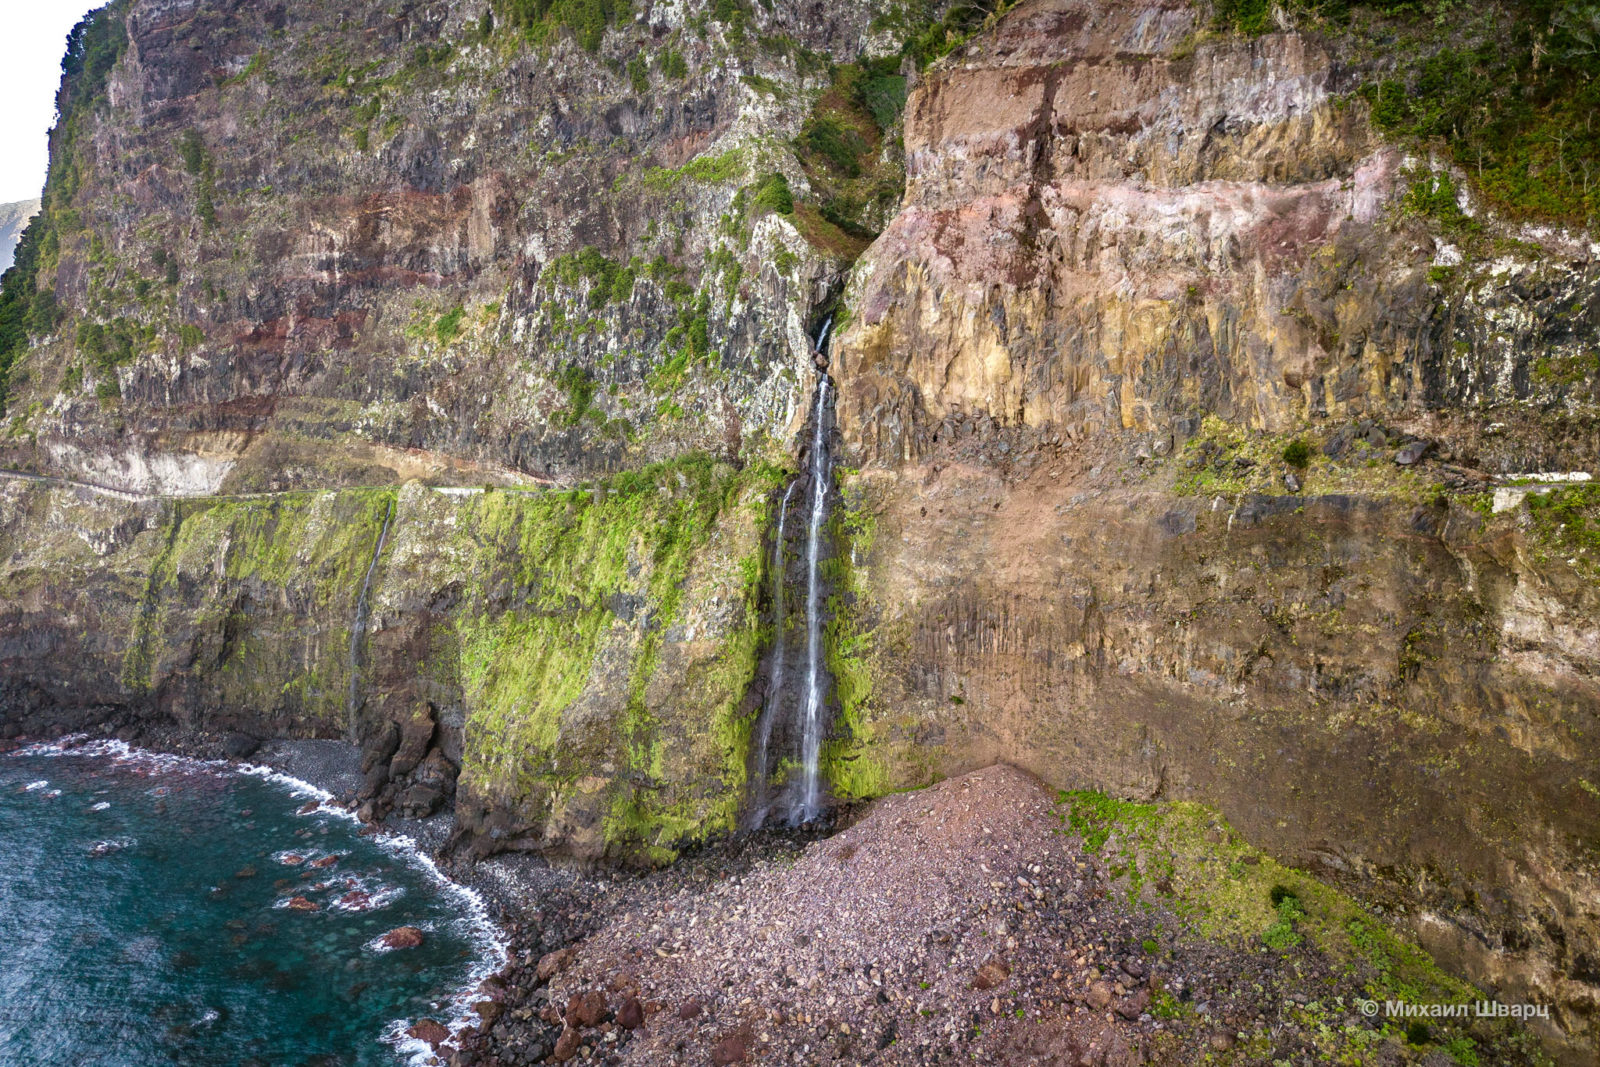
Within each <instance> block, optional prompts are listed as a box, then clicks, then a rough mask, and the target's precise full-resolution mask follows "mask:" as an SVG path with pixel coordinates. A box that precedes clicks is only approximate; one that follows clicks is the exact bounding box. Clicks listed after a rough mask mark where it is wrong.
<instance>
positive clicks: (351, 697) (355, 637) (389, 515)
mask: <svg viewBox="0 0 1600 1067" xmlns="http://www.w3.org/2000/svg"><path fill="white" fill-rule="evenodd" d="M393 518H394V501H393V500H390V501H389V507H388V510H386V511H385V512H384V513H383V526H382V527H381V528H380V529H379V530H378V543H377V544H376V545H375V546H374V547H373V549H372V559H371V560H369V561H368V562H367V576H366V577H365V578H363V579H362V580H361V593H360V595H359V596H357V597H356V617H355V621H354V622H352V623H351V624H350V692H349V693H348V694H346V696H345V701H344V712H345V718H346V719H347V720H348V721H349V728H350V729H355V715H356V705H357V701H358V700H359V698H360V696H361V642H362V639H363V638H365V637H366V636H367V616H368V614H369V613H370V596H371V593H372V572H373V571H375V570H377V569H378V557H379V556H381V555H383V546H384V542H386V541H388V539H389V522H390V521H391V520H392V519H393Z"/></svg>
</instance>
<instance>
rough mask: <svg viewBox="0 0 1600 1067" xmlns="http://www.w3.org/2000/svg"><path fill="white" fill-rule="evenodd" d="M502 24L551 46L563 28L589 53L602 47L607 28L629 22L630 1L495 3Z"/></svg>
mask: <svg viewBox="0 0 1600 1067" xmlns="http://www.w3.org/2000/svg"><path fill="white" fill-rule="evenodd" d="M494 10H495V11H497V12H498V13H499V17H500V21H501V22H503V23H505V24H506V25H508V26H511V27H513V28H515V29H519V30H521V31H522V32H523V33H524V34H526V35H527V38H528V40H530V41H533V42H534V43H535V44H548V43H549V42H550V41H552V40H553V39H554V37H555V35H556V34H557V33H559V32H560V31H561V30H562V29H567V30H570V31H572V35H573V36H574V37H575V38H576V39H577V41H578V44H579V45H581V46H582V47H583V48H585V49H587V50H588V51H590V52H593V51H596V50H597V49H598V48H599V47H600V41H601V40H602V38H604V37H605V32H606V28H607V27H609V26H611V25H612V24H613V23H615V22H617V21H618V20H620V19H626V18H627V17H628V16H629V14H630V13H631V10H632V3H631V0H495V6H494Z"/></svg>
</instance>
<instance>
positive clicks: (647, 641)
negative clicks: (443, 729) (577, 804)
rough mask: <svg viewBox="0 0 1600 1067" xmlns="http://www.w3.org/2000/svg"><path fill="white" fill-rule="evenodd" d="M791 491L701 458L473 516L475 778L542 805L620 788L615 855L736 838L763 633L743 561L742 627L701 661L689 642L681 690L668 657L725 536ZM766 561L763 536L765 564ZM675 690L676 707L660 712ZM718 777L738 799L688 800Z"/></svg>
mask: <svg viewBox="0 0 1600 1067" xmlns="http://www.w3.org/2000/svg"><path fill="white" fill-rule="evenodd" d="M775 477H777V474H776V472H774V471H773V470H772V469H771V468H767V467H765V466H760V465H758V466H752V467H750V468H747V469H746V470H745V471H742V472H735V471H734V470H733V469H732V468H730V467H727V466H726V465H721V464H715V463H713V462H712V461H711V460H710V459H709V458H708V457H705V456H691V457H688V458H685V459H682V460H679V461H675V462H673V463H670V464H663V465H659V466H655V467H649V468H645V469H644V470H642V471H635V472H628V473H624V474H619V475H616V476H614V477H612V478H610V479H607V480H606V481H604V482H600V483H597V484H596V485H595V486H593V487H592V488H590V489H586V490H574V491H570V492H551V493H539V494H525V493H502V492H496V493H486V494H483V495H482V496H479V497H477V498H475V499H474V500H473V501H472V502H471V503H470V505H469V506H468V507H467V509H466V511H465V513H464V514H463V515H462V516H461V517H460V520H459V523H458V526H459V533H458V535H457V537H458V540H459V544H458V547H457V549H455V551H456V552H457V553H458V554H459V556H460V557H461V558H462V560H463V565H464V566H465V568H466V572H467V573H468V574H469V575H470V578H469V580H468V581H469V587H468V588H467V589H466V590H465V591H464V598H465V600H466V602H467V603H468V604H469V605H470V607H468V608H467V609H466V610H465V611H464V612H463V613H462V615H461V619H460V621H459V622H458V623H457V631H458V633H459V635H460V645H461V664H462V668H461V679H462V686H463V691H464V695H465V698H466V703H467V707H468V709H469V711H468V716H469V717H468V730H467V737H468V750H467V753H466V764H465V772H464V777H465V779H467V780H470V781H471V782H473V783H475V784H474V788H475V789H479V790H481V791H483V792H485V793H487V794H489V795H492V796H498V797H501V798H511V800H512V801H514V802H516V803H522V804H528V803H533V804H535V805H537V804H539V803H553V802H554V801H555V799H556V798H558V797H560V796H564V795H566V796H570V795H571V794H572V791H573V790H574V789H576V788H577V783H578V780H579V779H580V778H583V777H585V776H591V777H592V776H594V775H597V774H600V775H603V777H604V785H603V786H600V787H599V788H600V790H601V792H600V800H601V802H602V803H603V816H604V823H603V829H604V833H605V836H606V839H607V841H608V843H610V844H611V845H612V846H613V847H614V848H616V849H619V850H622V851H624V852H627V851H631V850H634V849H640V850H642V854H643V855H644V857H645V858H651V859H663V858H666V856H667V855H668V854H669V853H670V852H671V850H672V848H673V847H674V846H675V845H676V844H677V843H678V842H679V841H680V840H681V839H683V838H685V837H692V836H700V835H703V834H705V833H707V832H711V831H713V830H716V829H727V828H731V827H732V825H733V820H734V818H735V815H736V807H737V804H738V801H739V798H740V796H741V795H742V788H741V787H742V783H743V775H744V759H745V742H746V740H747V738H748V730H749V724H748V722H746V721H742V720H741V718H740V717H739V715H738V708H739V706H740V701H741V700H742V698H743V696H744V693H745V691H746V689H747V688H748V685H749V682H750V679H751V677H752V676H753V672H754V670H755V663H756V655H757V648H758V640H757V636H758V631H759V618H758V616H757V614H756V611H757V608H756V600H755V599H754V597H753V595H752V591H751V589H750V588H749V586H748V583H749V581H751V580H752V579H751V578H750V577H749V574H748V572H747V569H746V568H745V567H743V566H742V565H741V563H740V562H739V561H735V562H734V563H732V564H731V566H733V567H734V568H735V571H734V573H735V574H736V575H737V577H736V578H733V579H731V580H733V581H735V582H736V583H737V584H736V585H735V586H734V588H733V589H732V590H731V591H730V592H731V593H732V594H735V595H737V594H738V593H740V592H743V594H744V608H743V610H744V617H743V619H742V620H741V622H740V623H739V624H738V625H736V626H734V627H733V629H732V631H731V632H730V633H729V634H728V635H726V637H725V638H724V639H723V640H722V641H721V643H720V644H719V645H718V647H717V648H716V649H715V653H714V654H713V655H709V656H706V655H701V656H700V657H699V658H692V657H691V662H689V663H688V664H687V665H685V664H684V663H683V662H682V661H681V657H682V656H684V655H686V654H688V653H686V652H685V651H684V649H683V648H681V647H679V646H674V651H673V656H674V657H675V658H674V661H673V662H674V663H675V664H676V665H677V669H679V670H684V671H686V672H687V675H688V676H687V678H686V679H685V680H684V681H683V683H682V684H681V685H680V684H677V682H676V681H675V680H668V679H664V678H663V677H662V657H663V655H664V649H665V647H666V642H667V640H668V635H669V634H670V633H672V632H673V629H674V627H675V626H676V625H677V624H678V619H679V616H680V614H681V612H682V610H683V606H684V597H685V595H686V590H687V586H688V582H689V579H690V577H691V574H693V573H698V572H697V570H696V568H697V567H698V568H704V567H706V566H709V565H710V564H709V562H708V561H709V560H711V559H714V558H716V554H715V553H714V552H710V551H709V546H710V545H711V543H712V541H713V539H714V538H715V537H719V536H720V537H728V536H732V535H731V534H730V533H729V532H728V531H729V530H731V529H737V528H739V527H740V524H741V520H740V519H739V517H738V516H737V515H736V514H735V512H736V509H737V508H738V507H740V506H741V502H742V501H747V500H748V499H749V498H751V497H754V496H764V495H765V494H766V493H767V491H768V486H769V484H770V483H771V482H772V481H773V480H774V478H775ZM719 531H720V533H719ZM759 552H760V546H759V539H757V538H755V537H754V536H751V537H750V538H749V553H750V554H754V555H757V556H758V555H759ZM757 575H759V569H757ZM707 580H709V579H707ZM755 580H759V577H758V576H757V578H756V579H755ZM674 640H676V638H674ZM660 686H666V687H667V689H668V690H669V691H670V692H671V693H672V694H674V695H673V696H672V698H671V699H672V700H673V701H674V703H673V705H672V706H670V707H663V706H661V705H660V700H662V699H664V697H662V696H661V695H658V693H657V687H660ZM684 761H688V762H687V763H686V762H684ZM601 768H607V769H605V770H601ZM707 778H718V779H720V780H721V781H722V786H721V787H719V788H717V789H710V790H706V791H705V792H704V793H695V794H691V793H690V792H689V791H688V790H687V789H681V788H677V787H678V785H680V784H681V783H684V782H688V781H700V782H702V783H703V782H704V781H705V780H706V779H707ZM539 798H545V799H544V800H543V801H540V800H539Z"/></svg>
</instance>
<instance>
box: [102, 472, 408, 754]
mask: <svg viewBox="0 0 1600 1067" xmlns="http://www.w3.org/2000/svg"><path fill="white" fill-rule="evenodd" d="M393 503H394V494H393V493H392V492H390V491H384V490H345V491H340V492H324V493H296V494H288V495H284V496H278V497H271V498H267V497H262V498H249V499H238V500H220V499H197V500H192V501H184V502H178V503H174V504H172V505H170V508H171V510H170V511H169V513H168V514H167V516H166V517H165V520H164V523H163V528H162V537H163V538H164V547H163V550H162V551H161V552H160V553H159V554H158V555H157V556H156V557H155V559H154V562H153V564H152V567H151V570H150V573H149V576H148V578H147V581H146V589H145V594H144V597H143V599H142V600H141V604H140V609H139V612H138V614H137V616H136V618H135V620H134V632H133V633H132V634H131V635H130V639H129V642H128V652H127V653H126V654H125V656H124V660H123V681H124V683H125V684H126V685H128V686H129V687H130V688H132V689H136V690H143V689H149V688H151V687H152V686H153V685H155V684H156V683H157V682H158V681H159V680H161V679H162V678H165V677H166V676H167V675H169V674H172V673H175V672H177V673H186V674H188V675H190V676H191V678H192V680H193V681H194V682H195V684H196V686H197V689H198V691H200V692H203V693H205V694H207V696H208V698H209V699H211V700H213V701H215V702H216V703H217V704H218V706H221V707H229V706H236V705H243V706H250V707H252V708H254V709H256V710H257V711H259V712H262V713H265V714H267V715H269V716H274V717H282V718H286V719H287V721H288V722H289V723H290V724H291V726H292V728H294V729H301V730H305V731H308V732H309V731H316V730H322V729H335V730H342V729H343V728H344V725H345V724H344V714H345V700H346V694H347V691H348V686H349V677H350V676H349V647H350V625H351V623H352V622H353V620H354V616H355V603H356V599H357V597H358V596H359V592H360V588H361V585H362V582H363V580H364V578H365V575H366V571H367V567H368V565H369V564H370V563H371V561H372V553H373V550H374V548H375V547H376V545H377V543H378V537H379V532H380V530H381V528H382V526H383V524H384V521H385V519H386V517H387V516H388V515H389V514H390V509H391V508H392V506H393ZM257 603H263V604H271V605H274V606H275V607H274V610H273V612H272V614H273V615H274V616H275V617H276V618H278V619H279V620H280V622H279V623H278V624H277V628H266V629H263V628H261V627H258V626H257V625H255V624H254V619H255V617H256V616H255V613H254V612H253V611H252V609H251V608H250V605H252V604H257ZM195 634H198V635H201V636H204V637H206V639H207V641H208V644H206V645H204V646H195V647H191V646H190V645H189V644H188V638H187V637H185V636H184V635H195ZM217 640H220V644H215V643H211V642H215V641H217Z"/></svg>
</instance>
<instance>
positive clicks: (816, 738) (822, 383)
mask: <svg viewBox="0 0 1600 1067" xmlns="http://www.w3.org/2000/svg"><path fill="white" fill-rule="evenodd" d="M832 325H833V320H832V319H829V320H828V321H827V322H826V323H824V324H823V327H822V332H821V334H820V335H819V336H818V337H817V352H818V354H819V355H822V356H825V355H826V354H827V344H828V330H829V328H830V327H831V326H832ZM829 384H831V383H830V380H829V378H828V374H827V372H826V371H823V372H822V373H821V375H820V376H819V377H818V379H817V404H816V411H815V412H813V414H812V421H813V422H814V423H815V424H816V426H815V432H814V436H813V438H812V441H811V517H810V522H809V524H808V525H807V527H806V703H805V715H804V717H803V718H802V720H801V735H800V736H801V740H800V765H801V774H802V778H801V788H800V803H799V804H798V805H797V807H796V808H795V812H794V822H796V823H805V822H810V821H811V820H812V819H815V818H816V817H817V816H818V815H820V814H821V813H822V768H821V762H822V759H821V757H822V700H823V691H822V575H821V572H822V524H823V522H824V521H826V519H827V517H828V488H829V486H830V485H832V484H833V456H832V453H831V451H830V450H829V448H828V386H829Z"/></svg>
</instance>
